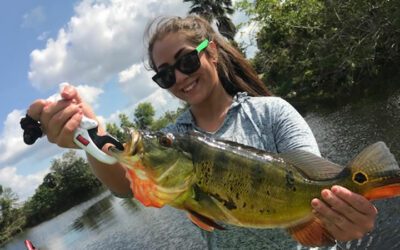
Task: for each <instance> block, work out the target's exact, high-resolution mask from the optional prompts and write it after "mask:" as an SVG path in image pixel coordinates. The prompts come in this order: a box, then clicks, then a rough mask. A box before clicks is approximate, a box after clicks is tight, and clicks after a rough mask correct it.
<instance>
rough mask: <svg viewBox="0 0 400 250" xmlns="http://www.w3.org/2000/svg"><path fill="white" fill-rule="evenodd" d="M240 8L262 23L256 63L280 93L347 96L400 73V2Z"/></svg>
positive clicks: (275, 2) (275, 1) (298, 0)
mask: <svg viewBox="0 0 400 250" xmlns="http://www.w3.org/2000/svg"><path fill="white" fill-rule="evenodd" d="M238 7H239V8H241V9H244V10H245V11H246V12H247V13H248V14H249V15H251V17H252V20H253V21H256V22H258V24H259V26H260V31H259V33H258V35H257V47H258V49H259V52H258V53H257V55H256V56H255V58H254V59H253V64H254V65H255V67H256V70H257V71H258V72H259V73H260V74H262V75H263V80H264V81H265V82H266V84H267V86H268V87H270V88H272V89H273V90H274V92H275V93H276V94H278V95H282V96H284V97H289V98H295V99H307V100H327V99H334V98H337V97H340V98H344V99H346V98H351V97H354V95H363V94H365V93H366V92H368V91H370V92H371V91H373V90H374V89H376V86H378V85H379V87H380V88H382V86H380V85H381V84H384V83H383V81H382V79H385V78H386V76H387V75H390V74H392V73H396V74H397V72H398V68H399V66H398V65H399V62H400V51H399V42H400V18H399V17H400V1H395V0H351V1H340V0H330V1H321V0H309V1H302V0H286V1H279V0H262V1H255V3H254V4H252V3H250V2H249V1H241V2H240V3H239V5H238ZM377 80H380V81H379V82H378V81H377Z"/></svg>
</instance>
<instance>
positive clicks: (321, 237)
mask: <svg viewBox="0 0 400 250" xmlns="http://www.w3.org/2000/svg"><path fill="white" fill-rule="evenodd" d="M287 231H288V232H289V233H290V234H291V235H292V237H293V238H294V239H295V240H297V241H298V242H299V243H300V244H302V245H303V246H309V247H319V246H329V245H334V244H335V239H334V238H333V237H332V236H331V235H330V234H329V232H328V231H326V229H325V228H324V227H323V226H322V223H321V221H320V220H318V219H317V218H313V219H312V220H310V221H308V222H306V223H303V224H300V225H296V226H293V227H290V228H288V229H287Z"/></svg>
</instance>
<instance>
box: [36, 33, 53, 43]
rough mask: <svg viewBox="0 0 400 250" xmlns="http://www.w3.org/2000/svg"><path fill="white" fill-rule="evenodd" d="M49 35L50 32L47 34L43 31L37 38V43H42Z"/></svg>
mask: <svg viewBox="0 0 400 250" xmlns="http://www.w3.org/2000/svg"><path fill="white" fill-rule="evenodd" d="M49 35H50V32H49V31H44V32H42V33H41V34H40V35H39V36H38V37H37V39H38V40H39V41H44V40H46V39H47V38H48V37H49Z"/></svg>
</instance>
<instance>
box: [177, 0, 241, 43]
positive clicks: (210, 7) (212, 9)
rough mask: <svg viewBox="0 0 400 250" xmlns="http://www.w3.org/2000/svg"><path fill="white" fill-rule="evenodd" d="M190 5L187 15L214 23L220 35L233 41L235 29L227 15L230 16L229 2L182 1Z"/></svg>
mask: <svg viewBox="0 0 400 250" xmlns="http://www.w3.org/2000/svg"><path fill="white" fill-rule="evenodd" d="M183 2H190V3H192V5H191V7H190V10H189V14H197V15H199V16H201V17H203V18H204V19H206V20H207V21H208V22H210V23H212V22H213V21H214V20H215V21H216V24H217V27H218V30H219V32H220V33H221V35H223V36H225V37H226V38H228V39H229V40H231V41H233V40H234V38H235V35H236V27H235V25H234V24H233V22H232V20H231V19H230V18H229V17H228V15H232V14H233V12H234V9H233V8H232V1H231V0H183Z"/></svg>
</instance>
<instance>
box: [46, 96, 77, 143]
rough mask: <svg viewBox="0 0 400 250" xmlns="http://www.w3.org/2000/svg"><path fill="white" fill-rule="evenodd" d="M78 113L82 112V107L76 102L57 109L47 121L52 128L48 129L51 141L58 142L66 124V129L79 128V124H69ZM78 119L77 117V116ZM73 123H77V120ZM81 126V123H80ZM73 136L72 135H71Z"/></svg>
mask: <svg viewBox="0 0 400 250" xmlns="http://www.w3.org/2000/svg"><path fill="white" fill-rule="evenodd" d="M62 106H64V105H62ZM78 113H82V109H81V107H80V105H77V104H74V103H70V104H69V105H67V106H65V107H63V108H62V109H60V110H58V111H56V113H54V114H53V115H52V116H51V117H50V119H49V121H48V122H47V126H48V127H49V128H51V129H47V137H48V139H49V141H50V142H53V143H56V142H57V141H59V139H58V137H59V136H62V135H61V133H62V130H64V126H67V125H68V127H67V128H66V130H67V131H68V130H70V129H73V130H75V129H76V128H77V126H74V127H72V126H73V125H71V124H67V123H68V121H69V120H70V119H71V118H72V117H73V116H74V115H76V114H78ZM75 120H76V118H75ZM72 124H75V122H74V121H73V122H72ZM78 126H79V124H78ZM64 134H68V133H64ZM69 138H71V137H69Z"/></svg>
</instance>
